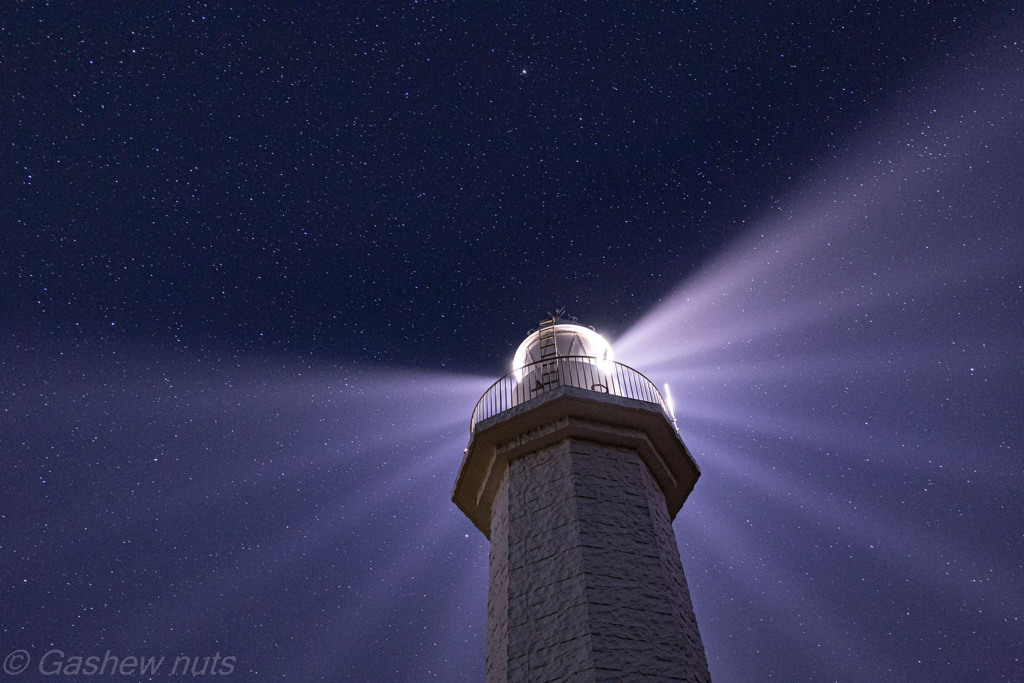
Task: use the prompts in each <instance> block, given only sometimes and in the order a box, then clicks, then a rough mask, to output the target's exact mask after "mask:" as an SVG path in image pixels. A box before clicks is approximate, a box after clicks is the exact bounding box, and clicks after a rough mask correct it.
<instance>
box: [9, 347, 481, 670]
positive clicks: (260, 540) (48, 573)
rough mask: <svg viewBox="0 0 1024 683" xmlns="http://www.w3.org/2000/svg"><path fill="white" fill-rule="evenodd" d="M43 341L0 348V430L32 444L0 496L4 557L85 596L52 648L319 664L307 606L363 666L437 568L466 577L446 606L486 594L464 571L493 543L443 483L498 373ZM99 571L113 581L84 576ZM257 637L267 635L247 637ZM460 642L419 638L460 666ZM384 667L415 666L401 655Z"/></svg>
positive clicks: (43, 612) (39, 614) (40, 615)
mask: <svg viewBox="0 0 1024 683" xmlns="http://www.w3.org/2000/svg"><path fill="white" fill-rule="evenodd" d="M126 356H132V357H131V360H130V361H128V360H126ZM54 357H59V354H54V353H52V351H51V350H36V351H25V352H23V353H20V354H19V353H14V354H8V356H7V358H6V361H5V367H4V369H5V375H4V380H3V386H2V390H3V395H4V398H5V402H4V408H5V410H4V412H3V413H2V414H0V427H2V430H0V434H2V437H0V440H2V446H3V448H4V450H5V451H8V450H10V449H16V450H18V451H20V452H22V453H29V454H34V455H32V457H22V458H19V459H18V461H19V462H20V463H22V464H21V465H20V466H19V467H20V469H19V470H17V471H14V472H7V473H5V474H6V475H7V476H5V477H4V480H3V486H4V489H3V491H4V493H5V496H4V503H3V506H2V507H0V515H2V516H3V517H4V518H5V519H14V518H17V519H24V520H27V521H26V523H25V525H24V529H22V531H23V533H22V534H21V535H22V536H23V537H24V538H20V539H12V541H13V542H11V543H9V544H6V547H7V548H12V547H13V548H15V549H16V550H15V551H14V555H11V554H5V555H4V559H3V561H4V569H5V575H8V576H11V577H12V580H17V581H23V582H26V583H28V582H39V583H42V584H44V585H47V584H54V585H67V586H69V588H68V589H67V591H66V594H65V595H64V597H63V598H62V600H75V599H76V596H78V595H79V594H80V597H78V598H77V599H78V600H81V601H82V602H85V603H86V604H90V605H92V606H93V609H91V610H89V612H88V613H86V615H85V618H84V619H82V620H80V622H79V623H80V630H79V631H78V632H79V633H81V634H82V635H81V642H80V643H78V644H77V645H76V643H73V642H66V643H64V646H65V647H70V646H72V645H75V646H79V645H80V646H81V647H99V646H100V645H102V644H103V643H104V642H105V640H107V639H112V640H115V641H116V642H117V643H118V644H119V645H120V646H122V647H128V646H130V644H132V643H146V644H148V647H150V648H153V647H157V646H159V648H169V649H173V650H178V651H191V650H195V651H196V652H198V651H199V650H205V649H208V648H215V649H217V648H219V649H220V651H221V652H222V653H223V652H225V651H228V650H234V651H235V652H239V653H241V654H240V657H242V658H243V659H244V658H245V657H246V654H247V655H248V659H249V663H250V664H252V663H253V662H254V661H261V662H263V666H264V667H267V666H271V667H272V668H273V665H272V663H273V662H274V661H276V662H277V665H279V666H280V667H281V670H284V669H285V668H287V667H297V666H300V663H301V667H305V666H307V665H308V666H309V667H310V670H314V669H316V667H317V666H320V665H322V664H323V663H322V662H318V661H314V660H312V659H311V657H312V655H311V654H309V651H307V650H305V649H304V648H305V647H306V641H304V642H302V643H299V642H296V641H295V637H296V634H298V633H304V632H308V631H309V630H310V629H311V628H313V629H314V630H315V628H314V627H313V626H311V624H315V625H318V627H319V628H322V629H324V630H327V631H329V632H331V633H333V635H334V637H335V638H336V639H337V642H339V643H340V644H343V645H344V644H348V645H351V646H352V648H351V649H349V650H348V651H347V655H346V656H347V657H348V659H349V661H350V663H351V662H353V661H355V662H358V661H362V666H363V667H364V669H363V670H364V671H366V672H369V671H372V669H373V663H374V657H372V656H371V657H369V658H367V655H368V653H370V652H376V653H377V655H378V656H379V657H387V656H390V655H388V653H389V652H391V650H389V649H388V648H387V646H386V643H388V642H392V643H394V642H398V641H403V640H408V641H409V642H413V641H414V640H415V639H416V638H420V639H422V634H423V630H424V628H425V624H428V623H429V622H430V621H431V619H432V618H433V617H432V614H433V612H432V611H431V609H430V607H431V605H433V604H434V603H436V602H438V600H437V599H436V598H435V597H434V596H433V594H427V595H426V597H425V593H429V589H428V588H425V586H427V584H431V583H436V582H437V581H439V580H440V579H439V577H440V574H439V572H442V570H441V569H435V567H444V570H443V571H449V570H451V568H452V566H456V567H458V568H459V571H457V572H451V575H453V576H459V577H463V578H464V579H465V581H466V583H465V585H461V586H456V585H455V584H454V583H452V582H450V581H449V582H448V583H447V584H441V585H447V589H446V592H445V596H446V599H447V603H446V604H454V605H456V606H458V607H460V608H461V609H465V610H467V611H473V610H476V608H477V606H476V605H473V604H470V603H469V601H470V600H472V599H473V598H480V595H481V594H482V595H484V596H485V595H486V588H485V587H484V589H483V593H481V592H480V590H476V591H467V590H466V587H467V586H472V585H473V581H472V580H471V579H470V578H469V574H470V570H471V569H472V568H473V567H476V568H477V569H479V566H478V565H479V563H480V553H481V549H482V548H485V544H484V543H483V539H477V538H476V535H473V536H472V537H470V535H469V534H468V533H466V529H465V528H464V522H465V520H464V519H462V517H461V514H460V513H458V511H457V510H455V508H454V506H453V505H452V503H451V502H450V500H449V493H450V490H451V485H452V482H453V481H454V477H455V473H456V471H457V469H458V465H459V463H460V461H461V457H462V452H463V448H464V446H465V443H466V439H467V437H468V419H469V414H470V411H471V410H472V406H473V405H474V403H475V401H476V400H477V398H479V395H480V394H481V393H482V391H483V390H484V389H485V388H486V387H487V385H488V384H489V383H490V381H491V379H490V378H478V377H470V376H461V375H458V374H455V373H452V372H444V373H428V372H415V371H403V370H391V369H380V368H355V367H345V366H337V365H328V364H313V363H309V362H300V361H293V362H286V363H280V362H274V363H271V362H267V361H264V360H257V359H197V358H193V357H189V356H183V355H178V356H174V355H172V356H170V357H162V356H160V355H155V354H154V355H151V354H146V353H135V354H125V353H123V352H122V350H120V349H118V350H117V352H116V353H115V352H108V353H105V354H100V356H99V357H81V356H76V355H75V354H66V355H65V356H64V357H63V360H59V361H58V362H54V360H53V359H54ZM38 367H45V368H46V381H45V382H43V383H42V384H41V383H40V382H38V381H37V379H36V368H38ZM26 465H27V466H26ZM83 472H84V473H86V476H87V480H86V481H75V479H76V478H80V477H81V476H82V474H83ZM11 491H17V494H18V495H16V496H11V495H7V494H9V493H10V492H11ZM68 492H74V495H73V496H69V495H68ZM29 548H31V549H32V550H31V551H30V550H29ZM484 556H486V554H485V552H484ZM13 557H21V558H23V559H22V560H21V561H20V562H19V561H12V558H13ZM481 576H483V577H486V572H485V571H484V572H483V573H482V574H481ZM96 577H104V578H103V579H102V580H101V581H100V585H103V586H105V589H104V590H105V591H107V592H110V593H111V594H114V595H117V599H116V600H114V601H111V600H103V599H102V598H99V599H97V598H96V597H94V596H93V595H92V590H93V589H91V588H90V587H89V586H90V585H92V582H93V581H96ZM483 580H484V581H485V578H484V579H483ZM477 583H479V581H477ZM282 596H284V597H285V599H284V601H283V602H282V600H281V597H282ZM7 597H8V598H10V599H5V604H9V605H19V604H20V607H18V608H17V609H15V610H13V611H11V612H9V613H8V615H7V616H8V617H9V618H10V619H11V620H12V621H11V623H16V622H20V623H23V624H28V625H29V626H28V627H23V628H25V630H26V631H27V632H28V633H37V634H39V637H40V638H46V637H50V638H52V634H53V633H59V632H64V631H61V630H59V627H60V625H59V623H58V621H54V620H55V619H56V620H60V619H62V618H63V616H62V612H61V610H60V608H59V606H58V605H57V604H56V603H54V604H52V605H47V604H42V605H28V604H24V603H19V602H18V601H17V599H16V598H17V596H16V595H8V596H7ZM55 599H56V598H55ZM482 604H483V603H482ZM481 609H482V608H481ZM25 610H32V613H31V614H30V613H29V612H26V611H25ZM473 613H474V614H475V613H476V612H475V611H473ZM257 626H259V628H260V629H261V633H259V634H256V633H254V632H252V629H253V628H255V627H257ZM47 634H51V635H50V636H47ZM456 637H457V636H456ZM313 640H314V641H315V638H314V639H313ZM268 641H269V642H274V643H276V646H275V647H274V648H273V650H274V653H273V654H268V653H262V654H257V653H256V652H255V651H254V650H253V649H252V645H251V644H248V643H256V644H258V643H266V642H268ZM367 643H376V645H375V647H376V649H375V650H374V649H373V648H371V649H369V650H367V649H363V650H362V651H360V650H359V649H357V645H360V644H361V645H363V646H366V644H367ZM25 644H26V645H30V644H31V642H26V643H25ZM458 647H459V646H454V647H453V646H452V645H451V644H450V643H448V642H446V643H442V644H440V645H435V644H428V643H426V642H425V641H424V644H423V646H422V648H421V649H422V652H423V656H428V655H429V656H430V657H432V658H433V660H434V661H436V662H444V661H446V660H448V661H449V662H453V663H450V664H449V665H448V668H447V669H446V670H447V671H450V672H451V671H458V672H459V673H458V676H456V678H458V677H462V678H465V677H467V675H468V674H466V670H467V669H466V666H469V669H470V670H473V671H475V670H476V669H477V668H478V667H476V666H475V663H472V664H473V666H470V665H469V664H466V665H462V664H459V663H454V662H456V661H457V658H456V657H453V656H452V653H453V652H454V651H456V650H457V649H458ZM159 648H158V649H159ZM304 652H305V653H306V656H305V657H304V656H303V653H304ZM211 653H212V651H211ZM242 663H244V662H242ZM438 666H440V665H438ZM301 667H300V668H301ZM396 667H398V668H397V669H396V671H398V673H397V674H396V676H397V677H398V678H413V677H415V676H414V673H413V672H414V671H415V670H416V663H415V662H412V661H410V662H405V663H404V664H403V663H401V662H397V663H396ZM460 667H461V668H460ZM403 672H404V673H403ZM299 676H300V677H301V674H300V675H299Z"/></svg>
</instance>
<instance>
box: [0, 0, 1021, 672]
mask: <svg viewBox="0 0 1024 683" xmlns="http://www.w3.org/2000/svg"><path fill="white" fill-rule="evenodd" d="M1015 5H1017V3H998V2H994V3H972V4H971V5H970V6H969V8H968V7H967V6H965V5H962V4H960V3H916V2H915V3H896V6H893V4H892V3H876V2H843V3H831V4H830V5H828V6H821V5H820V4H814V3H783V4H781V5H780V4H778V3H764V4H757V6H752V7H740V6H738V5H734V4H725V3H723V4H718V5H715V4H706V3H690V4H686V5H676V4H664V3H655V4H648V5H645V6H644V7H643V8H642V9H641V8H636V7H632V6H628V7H627V6H621V7H616V6H609V5H599V6H590V5H587V6H581V7H579V8H573V9H572V10H565V9H560V8H558V7H547V6H540V5H536V6H533V5H524V4H522V3H516V4H479V3H477V4H466V5H453V4H449V3H408V4H403V5H396V6H391V7H378V6H373V7H366V8H352V7H346V8H344V9H339V8H338V7H337V6H334V5H332V4H325V5H320V6H313V5H307V4H303V5H299V6H296V7H265V6H260V5H252V4H249V5H246V6H244V7H240V8H233V9H229V8H224V7H220V6H206V5H190V6H188V7H181V8H179V7H175V8H174V9H170V10H166V9H160V10H158V9H154V8H152V7H149V6H147V7H142V6H137V5H132V6H117V7H106V6H102V7H101V6H85V5H80V6H68V5H65V4H58V5H50V6H47V5H42V4H18V5H12V6H11V7H8V8H7V9H6V10H5V11H4V12H3V13H2V16H0V47H2V49H0V68H2V73H3V78H2V79H0V96H2V100H0V101H2V102H3V106H2V107H0V150H3V151H2V153H0V227H2V229H3V231H4V232H3V234H4V236H5V237H4V239H3V241H2V242H0V410H2V413H0V451H2V452H0V525H2V526H0V569H2V571H0V576H2V579H0V656H3V657H7V656H8V654H9V653H11V652H13V651H15V650H17V649H19V648H23V649H25V650H26V651H27V652H28V653H29V654H30V656H31V657H32V662H33V663H32V666H33V667H35V666H37V665H38V660H39V658H40V657H41V656H42V655H43V654H44V653H45V652H47V651H48V650H51V649H54V648H59V649H61V650H63V651H64V652H65V655H66V656H72V655H75V654H79V655H83V656H89V655H94V654H99V655H101V656H102V655H103V654H104V653H105V652H106V651H107V650H110V651H111V652H112V653H114V654H115V655H118V656H122V657H123V656H128V655H146V656H152V655H155V656H160V655H164V656H167V657H168V663H167V664H166V665H165V666H167V667H169V666H170V662H171V661H172V660H173V658H174V657H176V656H178V655H182V654H184V655H191V656H197V655H198V656H201V657H203V656H213V655H214V654H215V653H218V652H219V653H220V655H221V656H222V657H223V656H233V657H235V658H236V659H235V660H234V662H235V666H236V671H235V674H234V675H235V676H236V677H238V678H240V679H244V680H249V679H253V678H259V679H268V680H272V679H288V680H316V679H322V680H352V681H392V680H408V681H418V680H427V679H431V678H434V679H437V680H442V681H462V680H465V681H471V680H479V679H480V678H482V675H483V658H484V637H485V635H484V625H485V619H486V580H487V569H486V560H487V557H486V552H487V546H486V541H485V539H483V538H482V537H481V536H480V534H479V533H478V532H477V531H476V530H475V529H474V528H473V527H472V525H471V524H470V523H469V522H468V520H465V519H464V518H463V517H462V516H461V515H460V514H459V513H458V511H457V510H456V509H455V508H454V506H453V505H452V504H451V503H450V501H449V495H450V491H451V486H452V484H453V482H454V477H455V473H456V471H457V468H458V463H459V459H460V457H461V452H462V449H463V448H464V446H465V441H466V439H467V438H468V420H469V416H470V413H471V412H472V408H473V405H474V403H475V401H476V399H477V398H478V397H479V395H480V394H481V393H482V392H483V391H484V389H486V387H487V386H488V384H489V383H490V382H491V381H493V380H494V379H497V378H498V377H499V376H500V375H502V374H504V373H505V372H507V370H508V368H507V365H508V363H509V361H510V360H511V355H512V351H513V350H514V348H515V347H516V346H517V345H518V343H519V342H520V341H521V340H522V339H523V338H524V337H525V336H526V334H527V332H528V331H529V329H530V328H531V327H533V326H535V325H536V322H537V320H538V319H539V318H540V317H543V316H544V314H545V313H546V312H548V311H550V310H553V309H554V308H555V307H556V306H566V307H567V308H568V310H569V312H570V313H571V314H573V315H575V316H577V317H578V318H579V319H580V321H581V322H583V323H585V324H590V325H593V326H594V327H596V328H597V329H598V330H599V331H600V332H602V333H604V334H606V335H607V336H608V337H609V338H611V339H612V340H619V341H621V342H622V343H621V350H622V353H624V354H626V355H620V359H621V360H624V361H625V362H627V363H629V364H630V365H633V366H635V367H637V368H638V369H639V370H641V371H642V372H645V373H647V374H649V375H650V376H651V378H652V379H654V380H655V381H656V382H658V383H659V384H661V383H662V382H664V381H671V382H672V383H673V394H674V395H676V397H677V406H678V408H677V413H679V417H680V427H681V431H682V432H683V438H684V440H686V441H687V443H688V444H690V446H691V450H693V452H694V455H695V457H696V459H697V462H698V463H699V464H700V465H701V467H702V469H703V470H704V476H703V477H702V479H701V481H700V483H699V484H698V490H697V491H695V493H694V499H692V500H691V502H690V503H688V504H687V506H686V507H684V509H683V511H682V513H681V514H680V517H679V519H678V520H677V523H676V528H677V534H678V535H679V536H680V546H681V549H682V555H683V563H684V567H686V568H687V571H688V573H689V576H690V583H691V590H692V591H693V592H694V602H695V606H696V609H697V618H698V622H699V623H700V625H701V629H702V632H703V633H704V638H705V643H706V645H707V649H708V658H709V664H710V667H711V673H712V675H713V676H714V677H715V678H716V680H722V681H731V680H736V681H743V680H769V679H774V680H782V681H793V680H912V679H917V680H942V679H944V680H1004V679H1005V680H1019V679H1020V677H1021V676H1022V675H1024V661H1022V653H1021V649H1020V648H1021V646H1020V643H1021V642H1022V636H1024V633H1022V632H1024V628H1022V625H1021V623H1020V614H1021V613H1022V611H1024V609H1022V608H1024V603H1022V599H1021V598H1020V595H1019V590H1017V589H1016V586H1019V585H1020V584H1019V582H1020V580H1022V579H1024V577H1022V574H1024V570H1022V565H1021V560H1020V557H1022V556H1024V547H1022V546H1024V538H1022V536H1021V533H1020V529H1021V528H1022V525H1024V510H1022V508H1021V504H1020V494H1021V487H1022V486H1024V472H1022V466H1021V459H1020V456H1021V453H1020V448H1019V446H1018V445H1017V443H1016V439H1017V438H1019V434H1020V431H1021V427H1022V424H1021V423H1022V418H1021V414H1022V412H1024V398H1022V395H1021V388H1020V387H1021V386H1022V383H1024V374H1022V361H1021V356H1020V352H1021V348H1024V327H1022V325H1021V322H1020V320H1021V313H1022V311H1021V308H1022V306H1021V304H1022V289H1021V287H1022V273H1024V247H1022V244H1021V237H1020V236H1021V235H1022V234H1024V226H1022V225H1021V220H1020V215H1021V214H1022V213H1024V212H1022V211H1021V208H1022V207H1021V197H1020V190H1019V188H1020V187H1021V184H1020V183H1021V182H1024V172H1022V168H1021V164H1020V159H1021V158H1024V149H1022V148H1024V145H1022V130H1024V124H1022V119H1021V116H1022V115H1021V112H1022V111H1024V101H1022V89H1021V85H1020V84H1021V83H1022V82H1024V79H1022V76H1024V73H1022V64H1024V33H1022V31H1021V28H1020V26H1021V20H1022V16H1021V11H1020V8H1019V7H1018V6H1015ZM936 491H938V492H939V493H936ZM751 520H753V521H751ZM866 586H870V588H865V587H866ZM32 671H34V672H35V673H36V674H38V670H37V669H32ZM25 676H26V677H28V680H32V678H31V674H30V673H26V674H25Z"/></svg>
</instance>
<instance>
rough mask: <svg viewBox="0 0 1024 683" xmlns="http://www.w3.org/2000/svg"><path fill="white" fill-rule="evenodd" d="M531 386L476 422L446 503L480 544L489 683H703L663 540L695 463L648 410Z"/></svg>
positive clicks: (696, 636) (684, 593) (648, 405)
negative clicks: (484, 540) (485, 579)
mask: <svg viewBox="0 0 1024 683" xmlns="http://www.w3.org/2000/svg"><path fill="white" fill-rule="evenodd" d="M616 365H617V364H616ZM634 372H635V371H634ZM524 374H525V373H524ZM637 374H639V373H637ZM520 376H523V375H520ZM641 377H642V376H641ZM645 379H646V378H645ZM498 386H500V382H499V383H495V387H498ZM542 389H543V390H542V391H538V392H537V394H536V395H535V396H533V397H531V398H528V399H527V400H523V401H518V402H515V403H514V404H513V405H512V407H510V408H508V409H505V410H503V411H500V412H498V413H497V414H494V415H492V416H490V417H487V418H485V419H482V420H480V421H475V422H474V431H473V434H472V437H471V439H470V442H469V447H468V448H467V449H466V457H465V459H464V460H463V463H462V467H461V468H460V471H459V477H458V480H457V481H456V485H455V491H454V493H453V496H452V499H453V500H454V501H455V503H456V504H457V505H458V506H459V507H460V508H461V509H462V510H463V511H464V512H465V513H466V514H467V516H469V517H470V519H471V520H473V522H474V524H476V525H477V527H478V528H480V529H481V531H483V532H484V534H485V535H487V537H488V538H489V539H490V541H491V550H490V584H489V589H488V609H487V612H488V632H487V680H488V681H489V682H497V681H534V680H542V681H555V680H586V681H619V680H639V679H641V678H643V679H644V680H688V681H708V680H710V675H709V673H708V667H707V660H706V657H705V654H704V647H703V644H702V642H701V637H700V632H699V631H698V628H697V621H696V618H695V616H694V613H693V606H692V603H691V601H690V594H689V589H688V587H687V584H686V577H685V575H684V573H683V567H682V563H681V561H680V558H679V550H678V546H677V545H676V539H675V534H674V531H673V529H672V519H673V518H674V517H675V515H676V513H677V512H678V511H679V509H680V507H681V506H682V504H683V501H685V499H686V496H687V495H688V494H689V492H690V491H691V490H692V488H693V485H694V484H695V482H696V480H697V478H698V476H699V474H700V473H699V470H698V469H697V466H696V463H694V461H693V458H692V457H691V456H690V453H689V451H688V450H687V449H686V446H685V445H684V444H683V442H682V440H680V438H679V436H678V434H677V433H676V431H675V429H674V427H673V426H672V424H671V423H670V421H669V419H668V417H667V415H666V414H665V411H664V408H663V406H662V405H661V404H659V403H658V402H652V401H645V400H638V399H637V398H634V397H633V396H631V395H629V394H630V393H631V392H620V394H619V395H616V394H613V393H611V392H609V391H603V390H599V389H596V390H595V389H591V388H587V387H584V386H581V385H580V384H572V383H570V384H568V385H560V386H554V387H552V386H544V387H542ZM492 390H494V387H492ZM655 393H656V390H655ZM485 397H486V394H485ZM482 401H483V399H482Z"/></svg>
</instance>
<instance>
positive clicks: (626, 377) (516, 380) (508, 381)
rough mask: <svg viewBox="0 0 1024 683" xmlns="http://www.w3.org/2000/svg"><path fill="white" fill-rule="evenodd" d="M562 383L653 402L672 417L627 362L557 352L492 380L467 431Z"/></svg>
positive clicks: (590, 391)
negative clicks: (563, 354)
mask: <svg viewBox="0 0 1024 683" xmlns="http://www.w3.org/2000/svg"><path fill="white" fill-rule="evenodd" d="M563 387H574V388H575V389H577V390H582V392H572V393H577V395H580V396H586V395H587V394H594V396H593V398H596V399H600V398H603V397H613V396H614V397H619V398H625V399H633V400H636V401H642V402H644V403H648V404H653V405H654V406H657V407H658V408H660V410H661V411H662V412H663V413H664V414H665V416H666V417H667V418H668V419H669V420H672V415H671V412H670V411H669V408H668V406H667V405H666V404H665V399H664V398H662V395H661V392H660V391H658V388H657V387H656V386H655V385H654V383H653V382H651V380H649V379H647V378H646V377H644V376H643V375H642V374H641V373H639V372H637V371H636V370H634V369H633V368H631V367H629V366H628V365H623V364H622V363H617V362H615V361H612V360H605V359H599V358H594V357H592V356H557V357H553V358H549V359H546V360H540V361H536V362H533V363H528V364H526V365H523V366H522V367H519V368H516V369H515V370H513V371H512V372H510V373H509V374H507V375H505V376H504V377H502V378H501V379H499V380H498V381H497V382H495V383H494V384H492V385H491V386H490V388H489V389H488V390H487V391H485V392H484V394H483V396H481V397H480V400H479V401H478V402H477V404H476V408H474V410H473V417H472V420H471V421H470V433H471V434H472V433H475V432H476V429H477V426H478V425H479V424H480V423H482V422H485V421H489V420H491V418H497V417H501V416H502V413H505V412H506V411H511V410H513V409H514V408H519V407H520V406H522V407H523V408H528V407H532V406H528V405H527V404H534V403H541V402H543V401H544V400H546V399H548V398H551V397H553V392H556V390H561V389H563ZM557 393H564V391H558V392H557ZM600 395H603V396H600Z"/></svg>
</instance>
